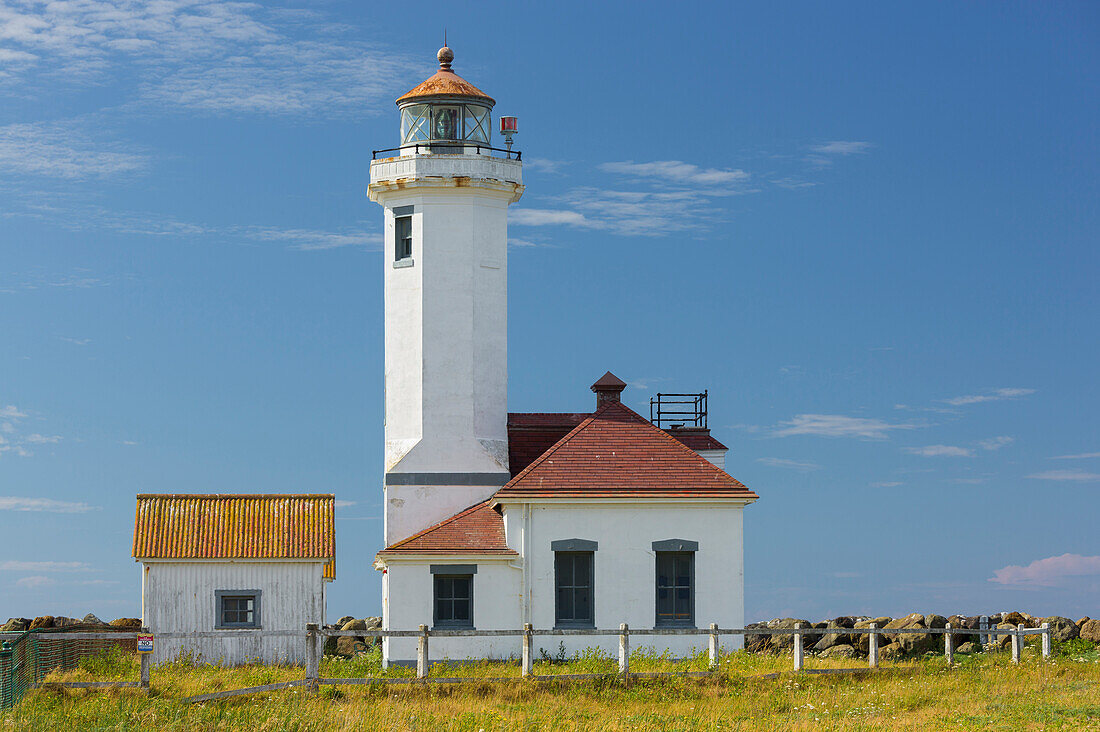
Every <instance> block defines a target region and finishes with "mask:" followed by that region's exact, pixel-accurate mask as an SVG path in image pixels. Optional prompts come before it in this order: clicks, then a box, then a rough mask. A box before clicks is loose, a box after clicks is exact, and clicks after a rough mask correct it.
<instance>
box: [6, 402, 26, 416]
mask: <svg viewBox="0 0 1100 732" xmlns="http://www.w3.org/2000/svg"><path fill="white" fill-rule="evenodd" d="M26 416H27V413H26V412H23V411H21V410H20V409H19V408H18V407H17V406H15V405H14V404H9V405H7V406H6V407H0V419H23V418H24V417H26Z"/></svg>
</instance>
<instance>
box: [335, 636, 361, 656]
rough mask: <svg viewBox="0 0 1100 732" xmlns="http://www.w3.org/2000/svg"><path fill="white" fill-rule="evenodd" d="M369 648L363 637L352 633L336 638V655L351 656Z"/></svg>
mask: <svg viewBox="0 0 1100 732" xmlns="http://www.w3.org/2000/svg"><path fill="white" fill-rule="evenodd" d="M366 650H367V644H366V643H364V642H363V639H362V638H357V637H356V636H351V635H342V636H340V637H339V638H337V639H336V655H338V656H344V657H346V658H351V657H352V656H354V655H355V654H356V653H362V652H364V651H366Z"/></svg>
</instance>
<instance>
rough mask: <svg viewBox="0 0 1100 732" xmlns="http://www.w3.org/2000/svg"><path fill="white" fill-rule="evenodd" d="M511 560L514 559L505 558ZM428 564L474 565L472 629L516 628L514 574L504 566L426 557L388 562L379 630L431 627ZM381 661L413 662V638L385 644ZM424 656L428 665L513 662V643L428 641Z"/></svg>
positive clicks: (490, 561) (516, 645) (431, 591)
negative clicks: (429, 661)
mask: <svg viewBox="0 0 1100 732" xmlns="http://www.w3.org/2000/svg"><path fill="white" fill-rule="evenodd" d="M511 559H512V560H514V559H515V557H512V558H511ZM432 564H476V565H477V574H475V575H474V578H473V595H474V600H473V610H474V628H475V629H482V630H501V629H507V628H513V629H514V628H519V627H522V623H521V622H520V620H519V616H520V613H519V599H520V592H519V590H520V581H519V580H520V570H519V569H516V568H514V567H512V566H509V564H510V562H509V561H508V560H501V559H499V558H495V557H494V558H486V557H464V558H455V557H437V558H435V559H432V558H430V557H424V558H419V559H417V560H416V561H406V560H398V561H392V560H391V561H389V562H388V563H387V569H386V573H385V574H384V575H383V576H382V603H383V604H382V627H383V628H385V629H387V630H417V629H418V628H419V627H420V624H421V623H423V624H425V625H427V626H428V627H429V628H431V627H432V622H433V609H434V605H433V595H434V587H435V584H434V579H433V575H432V574H431V571H430V567H431V565H432ZM382 652H383V655H384V656H385V658H387V659H388V660H389V661H390V662H391V663H408V662H415V661H416V638H386V639H385V640H384V641H383V648H382ZM428 654H429V656H430V658H431V659H432V660H433V661H439V660H443V659H445V658H448V659H451V660H464V659H468V658H495V659H502V658H510V657H513V656H514V657H517V658H518V657H519V655H520V639H519V638H507V637H504V638H432V639H431V640H430V641H429V649H428Z"/></svg>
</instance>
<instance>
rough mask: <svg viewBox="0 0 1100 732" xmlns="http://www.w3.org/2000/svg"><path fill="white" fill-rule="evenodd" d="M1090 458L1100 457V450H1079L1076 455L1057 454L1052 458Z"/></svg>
mask: <svg viewBox="0 0 1100 732" xmlns="http://www.w3.org/2000/svg"><path fill="white" fill-rule="evenodd" d="M1090 458H1100V452H1079V453H1077V454H1076V455H1055V456H1054V457H1052V458H1049V459H1050V460H1088V459H1090Z"/></svg>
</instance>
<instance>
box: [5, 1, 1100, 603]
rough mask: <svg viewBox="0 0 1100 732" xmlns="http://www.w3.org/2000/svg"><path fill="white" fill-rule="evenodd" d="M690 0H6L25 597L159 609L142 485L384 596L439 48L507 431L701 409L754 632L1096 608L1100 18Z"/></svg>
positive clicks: (13, 333) (339, 597)
mask: <svg viewBox="0 0 1100 732" xmlns="http://www.w3.org/2000/svg"><path fill="white" fill-rule="evenodd" d="M673 7H674V6H672V5H670V4H662V5H655V4H637V3H634V4H630V5H629V6H613V5H611V4H602V3H584V4H580V3H554V4H549V3H548V4H544V5H532V4H526V3H513V4H508V5H500V4H494V5H484V6H465V5H463V6H458V5H455V4H454V3H434V2H421V3H418V4H417V8H416V12H415V20H410V17H409V10H408V6H407V4H401V3H357V2H312V3H304V2H299V3H284V2H278V3H267V4H263V5H260V4H250V3H214V2H206V1H205V0H162V1H161V2H157V3H149V4H145V3H138V2H124V1H122V0H113V1H107V0H102V1H98V0H81V1H79V2H78V1H76V0H58V1H56V2H51V3H48V4H47V3H44V2H34V1H31V0H0V616H3V617H7V616H12V615H24V616H33V615H36V614H42V613H47V612H50V613H52V614H65V615H83V614H84V613H86V612H95V613H96V614H98V615H100V616H101V617H117V616H122V615H137V614H139V613H140V589H139V588H140V577H139V572H138V569H137V567H136V565H135V564H134V563H133V561H132V559H131V558H130V542H131V536H132V520H133V505H134V495H135V494H136V493H140V492H302V491H304V492H329V491H331V492H335V493H336V495H337V498H338V499H339V500H340V501H342V503H341V505H340V508H339V509H338V515H339V518H338V526H337V534H338V564H339V566H338V580H337V582H336V583H335V585H333V587H332V590H331V593H330V601H329V610H330V615H331V616H332V617H334V618H335V617H339V616H341V615H344V614H352V615H356V616H362V615H367V614H377V612H378V607H379V594H380V593H379V581H378V576H377V573H376V572H374V571H373V570H372V569H370V562H371V559H372V557H373V555H374V553H375V551H377V550H378V549H379V548H380V539H381V520H380V515H381V505H380V504H381V501H380V498H381V480H380V475H381V470H382V465H381V455H382V405H381V397H382V352H381V348H382V332H381V328H382V310H381V308H382V293H381V283H382V269H381V254H380V253H379V242H380V237H381V222H382V213H381V209H380V208H378V207H377V206H375V205H374V204H371V203H370V202H369V201H368V200H367V199H366V196H365V187H366V183H367V179H368V166H369V162H370V155H371V150H372V149H377V148H387V147H392V146H393V145H395V144H396V143H397V142H398V140H397V134H398V116H397V114H396V108H395V107H394V105H393V100H394V99H395V98H396V97H397V96H399V95H400V94H402V93H403V92H405V91H406V90H408V89H409V88H411V87H412V86H413V85H415V84H416V83H418V82H419V81H420V80H422V79H423V78H425V77H427V76H428V75H429V74H431V73H432V72H433V69H434V66H435V62H434V54H435V51H436V49H437V48H438V47H439V45H440V40H441V37H442V33H443V28H444V26H446V28H447V29H448V33H449V38H450V43H451V46H452V47H453V48H454V50H455V54H456V59H455V69H456V70H457V71H458V72H459V73H460V74H462V75H463V76H464V77H466V78H467V79H469V80H471V81H472V82H473V83H475V84H476V85H478V86H479V87H481V88H483V89H485V90H486V91H487V92H488V93H490V94H491V95H493V96H494V97H495V98H496V99H497V100H498V104H497V107H496V110H495V112H496V113H497V114H515V115H517V116H518V117H519V119H520V127H521V133H520V135H519V136H518V137H517V147H519V148H520V149H522V150H523V151H524V160H525V162H526V163H527V165H526V169H525V176H526V182H527V184H528V189H527V192H526V194H525V196H524V198H523V200H522V201H521V202H520V203H518V204H516V205H515V206H514V207H513V209H512V212H511V225H510V229H509V235H510V238H511V251H510V257H511V258H510V265H511V266H510V278H511V281H510V310H509V329H510V331H509V338H510V349H509V350H510V353H509V358H510V362H509V374H510V376H509V379H510V384H509V389H510V391H509V401H510V407H511V409H512V410H513V411H574V410H586V409H589V408H590V407H591V404H592V401H593V398H592V394H591V393H590V392H589V391H588V385H589V384H591V383H592V382H593V381H594V380H595V379H596V378H598V377H599V376H600V375H601V374H603V372H604V371H605V370H607V369H611V370H612V371H614V372H615V373H616V374H618V375H619V376H621V377H623V378H624V379H625V380H627V381H628V382H629V383H630V387H629V388H628V389H627V391H626V392H625V394H624V397H625V399H626V401H627V403H628V404H630V405H631V406H633V407H634V408H636V409H638V410H639V411H643V413H644V411H645V410H646V409H647V408H648V400H649V398H650V396H651V394H653V393H654V392H656V391H658V390H663V391H695V390H702V389H709V390H710V395H711V396H710V408H711V416H710V421H711V426H712V428H713V431H714V433H715V434H716V435H717V436H718V437H719V438H720V439H721V440H722V441H723V442H725V443H726V444H728V445H729V446H730V448H731V450H730V453H729V456H728V459H727V466H728V468H729V472H731V473H732V474H733V475H734V476H735V477H737V478H739V479H741V480H742V481H743V482H744V483H746V484H747V485H748V486H750V487H751V488H753V489H754V490H756V491H757V492H758V493H759V494H760V496H761V499H760V501H759V502H758V503H756V504H755V505H753V506H751V507H750V508H749V509H748V510H747V516H746V522H745V524H746V540H745V544H746V611H747V615H748V619H749V620H755V619H760V618H767V617H772V616H776V615H796V616H802V617H813V618H815V619H816V618H820V617H826V616H833V615H837V614H842V613H843V614H848V613H873V614H897V613H904V612H910V611H922V612H932V611H935V612H939V613H944V614H949V613H953V612H963V613H980V612H995V611H999V610H1004V609H1016V608H1019V609H1022V610H1025V611H1028V612H1032V613H1039V614H1051V613H1057V614H1063V615H1071V616H1073V617H1074V618H1076V617H1079V616H1080V615H1084V614H1090V615H1096V614H1097V611H1098V610H1100V538H1098V537H1100V532H1098V531H1097V529H1096V526H1097V519H1098V517H1100V498H1098V491H1100V431H1098V429H1097V419H1096V414H1097V412H1098V411H1100V391H1098V388H1097V378H1096V373H1097V366H1098V356H1100V345H1098V344H1100V339H1098V338H1097V323H1098V322H1100V321H1098V316H1100V307H1098V305H1100V299H1098V295H1097V286H1096V282H1097V274H1098V266H1097V265H1098V264H1100V262H1098V255H1097V254H1096V249H1095V247H1096V244H1097V242H1096V232H1097V231H1098V228H1100V227H1098V224H1100V209H1098V206H1097V200H1098V199H1097V193H1098V191H1097V187H1098V186H1097V180H1098V176H1097V172H1098V170H1097V168H1098V165H1097V161H1098V160H1100V154H1098V153H1100V149H1098V147H1100V145H1098V138H1097V125H1096V120H1097V119H1098V118H1100V114H1098V113H1100V109H1098V106H1100V95H1097V94H1096V89H1097V81H1098V76H1100V73H1098V72H1100V58H1098V57H1100V45H1098V43H1097V38H1098V37H1100V35H1098V31H1100V9H1098V7H1097V6H1096V5H1095V4H1090V3H1060V4H1057V5H1056V4H1052V3H999V2H998V3H967V4H963V5H960V4H949V3H942V4H922V5H920V6H913V5H902V4H894V3H880V2H875V3H870V2H868V3H831V4H828V5H822V4H820V3H769V4H766V7H764V6H763V5H761V6H758V7H749V6H742V5H733V4H729V3H711V4H705V3H685V4H677V5H675V9H674V10H673ZM428 19H431V21H429V20H428ZM2 619H3V618H0V620H2Z"/></svg>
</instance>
